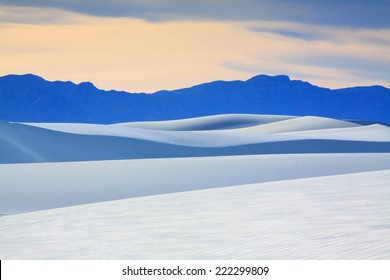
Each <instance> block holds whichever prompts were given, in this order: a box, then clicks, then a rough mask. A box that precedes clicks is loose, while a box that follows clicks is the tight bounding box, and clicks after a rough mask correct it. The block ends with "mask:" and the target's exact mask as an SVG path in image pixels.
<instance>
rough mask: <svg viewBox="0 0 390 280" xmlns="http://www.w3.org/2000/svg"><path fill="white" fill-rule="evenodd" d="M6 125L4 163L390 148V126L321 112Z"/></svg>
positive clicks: (1, 139) (2, 127)
mask: <svg viewBox="0 0 390 280" xmlns="http://www.w3.org/2000/svg"><path fill="white" fill-rule="evenodd" d="M233 124H234V125H233ZM232 126H235V127H238V128H236V129H232ZM243 127H244V128H243ZM211 128H214V129H211ZM0 131H1V134H0V152H1V154H2V157H1V158H0V163H29V162H30V163H32V162H62V161H89V160H115V159H143V158H174V157H202V156H232V155H253V154H295V153H346V152H348V153H379V152H390V144H389V142H390V128H389V127H387V126H382V125H370V126H364V125H358V124H355V123H350V122H346V121H339V120H332V119H327V118H319V117H270V116H255V115H226V116H215V117H206V118H195V119H187V120H180V121H168V122H160V123H157V122H154V123H148V122H145V123H135V124H131V123H127V124H119V125H96V124H58V123H46V124H39V123H31V124H18V123H7V122H0Z"/></svg>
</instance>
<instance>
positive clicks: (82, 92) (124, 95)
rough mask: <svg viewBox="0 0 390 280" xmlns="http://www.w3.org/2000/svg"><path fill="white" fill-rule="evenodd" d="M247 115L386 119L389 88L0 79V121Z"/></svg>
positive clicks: (279, 81)
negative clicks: (139, 85)
mask: <svg viewBox="0 0 390 280" xmlns="http://www.w3.org/2000/svg"><path fill="white" fill-rule="evenodd" d="M230 113H241V114H242V113H251V114H281V115H296V116H306V115H311V116H323V117H330V118H336V119H347V120H359V121H365V122H380V123H390V89H388V88H385V87H382V86H369V87H352V88H344V89H337V90H331V89H327V88H321V87H317V86H314V85H311V84H310V83H307V82H303V81H296V80H290V78H289V77H288V76H283V75H281V76H267V75H258V76H255V77H253V78H251V79H249V80H247V81H214V82H210V83H204V84H200V85H196V86H193V87H190V88H184V89H178V90H172V91H166V90H163V91H158V92H155V93H154V94H146V93H128V92H124V91H114V90H111V91H104V90H100V89H98V88H96V87H95V86H94V85H93V84H92V83H89V82H84V83H80V84H74V83H72V82H61V81H56V82H49V81H46V80H44V79H43V78H41V77H39V76H35V75H32V74H27V75H7V76H3V77H0V119H2V120H6V121H18V122H83V123H116V122H128V121H143V120H168V119H179V118H190V117H197V116H206V115H215V114H230Z"/></svg>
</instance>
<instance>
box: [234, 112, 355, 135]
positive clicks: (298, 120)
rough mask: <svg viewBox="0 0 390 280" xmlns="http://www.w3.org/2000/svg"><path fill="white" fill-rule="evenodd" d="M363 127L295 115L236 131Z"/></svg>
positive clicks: (267, 131)
mask: <svg viewBox="0 0 390 280" xmlns="http://www.w3.org/2000/svg"><path fill="white" fill-rule="evenodd" d="M347 127H361V125H358V124H356V123H352V122H347V121H341V120H335V119H329V118H323V117H314V116H306V117H294V118H289V119H285V120H279V121H274V122H271V123H266V124H259V125H255V126H248V127H245V128H237V129H235V132H250V133H281V132H294V131H302V130H303V131H304V130H313V129H330V128H334V129H335V128H347Z"/></svg>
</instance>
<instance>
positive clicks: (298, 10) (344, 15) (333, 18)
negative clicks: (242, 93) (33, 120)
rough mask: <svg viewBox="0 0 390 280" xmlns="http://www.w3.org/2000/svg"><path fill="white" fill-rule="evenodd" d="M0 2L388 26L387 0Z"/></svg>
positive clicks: (146, 14)
mask: <svg viewBox="0 0 390 280" xmlns="http://www.w3.org/2000/svg"><path fill="white" fill-rule="evenodd" d="M0 4H6V5H12V6H26V7H40V8H59V9H64V10H69V11H73V12H78V13H84V14H89V15H94V16H100V17H130V18H140V19H145V20H148V21H172V20H222V21H230V20H238V21H249V20H257V21H258V20H268V21H269V20H272V21H292V22H303V23H310V24H321V25H334V26H349V27H353V28H360V27H367V28H384V27H390V20H389V13H388V11H389V10H390V1H388V0H376V1H367V0H344V1H339V0H326V1H312V0H262V1H259V0H240V1H238V0H224V1H218V0H203V1H198V0H186V1H182V0H110V1H109V0H94V1H89V0H0Z"/></svg>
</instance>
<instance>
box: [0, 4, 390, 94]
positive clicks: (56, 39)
mask: <svg viewBox="0 0 390 280" xmlns="http://www.w3.org/2000/svg"><path fill="white" fill-rule="evenodd" d="M26 73H33V74H36V75H39V76H42V77H43V78H45V79H47V80H62V81H68V80H71V81H73V82H75V83H80V82H83V81H90V82H92V83H94V84H95V86H97V87H99V88H102V89H117V90H126V91H129V92H154V91H157V90H160V89H177V88H183V87H189V86H192V85H195V84H199V83H203V82H208V81H213V80H246V79H249V78H250V77H252V76H255V75H258V74H267V75H279V74H283V75H289V76H290V78H291V79H299V80H304V81H308V82H310V83H312V84H315V85H319V86H323V87H328V88H342V87H348V86H357V85H383V86H386V87H390V79H389V77H390V75H389V73H390V0H377V1H370V0H364V1H361V0H344V1H340V0H337V1H336V0H329V1H326V0H325V1H308V0H295V1H293V0H239V1H236V0H203V1H201V0H187V1H182V0H94V1H92V0H36V1H33V0H0V76H3V75H7V74H26Z"/></svg>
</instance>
